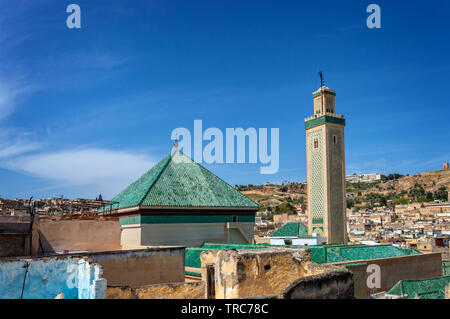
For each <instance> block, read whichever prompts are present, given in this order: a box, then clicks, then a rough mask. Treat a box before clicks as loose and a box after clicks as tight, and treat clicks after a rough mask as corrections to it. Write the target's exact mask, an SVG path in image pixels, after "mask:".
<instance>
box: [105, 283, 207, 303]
mask: <svg viewBox="0 0 450 319" xmlns="http://www.w3.org/2000/svg"><path fill="white" fill-rule="evenodd" d="M204 295H205V283H204V282H203V281H196V282H186V283H184V282H182V283H172V284H159V285H149V286H144V287H137V288H130V287H108V289H107V290H106V299H203V298H204Z"/></svg>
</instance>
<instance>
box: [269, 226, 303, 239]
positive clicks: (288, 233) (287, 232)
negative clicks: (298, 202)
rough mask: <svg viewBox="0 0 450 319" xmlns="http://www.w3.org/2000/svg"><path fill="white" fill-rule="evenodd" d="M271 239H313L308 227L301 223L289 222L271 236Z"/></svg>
mask: <svg viewBox="0 0 450 319" xmlns="http://www.w3.org/2000/svg"><path fill="white" fill-rule="evenodd" d="M270 237H311V236H310V235H308V227H306V226H305V225H303V223H300V222H287V223H286V224H284V225H283V226H281V227H280V228H278V229H277V230H276V231H274V232H273V233H272V235H270Z"/></svg>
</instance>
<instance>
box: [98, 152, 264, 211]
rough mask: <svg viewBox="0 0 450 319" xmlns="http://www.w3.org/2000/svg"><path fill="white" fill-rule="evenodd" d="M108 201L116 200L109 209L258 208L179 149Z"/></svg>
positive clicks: (107, 208) (106, 208)
mask: <svg viewBox="0 0 450 319" xmlns="http://www.w3.org/2000/svg"><path fill="white" fill-rule="evenodd" d="M112 202H116V203H115V204H113V205H112V208H111V209H113V210H115V209H122V208H128V207H143V208H145V207H148V208H151V207H172V208H177V207H179V208H182V207H183V208H188V207H192V208H195V207H198V208H207V207H210V208H214V207H216V208H219V207H220V208H251V209H256V208H258V204H257V203H255V202H254V201H252V200H251V199H250V198H248V197H247V196H245V195H244V194H242V193H241V192H239V191H238V190H236V189H235V188H234V187H233V186H231V185H229V184H227V183H226V182H224V181H223V180H221V179H220V178H218V177H217V176H216V175H214V174H213V173H211V172H210V171H208V170H207V169H206V168H204V167H203V166H201V165H200V164H198V163H196V162H194V161H192V160H191V159H190V158H189V157H187V156H186V155H184V154H183V153H182V152H180V151H175V152H173V153H171V154H169V155H168V156H166V157H165V158H164V159H163V160H161V161H160V162H159V163H158V164H156V165H155V166H154V167H153V168H151V169H150V170H149V171H148V172H147V173H145V174H144V175H142V176H141V177H140V178H139V179H138V180H137V181H135V182H134V183H132V184H131V185H130V186H128V187H127V188H125V190H123V191H122V192H121V193H120V194H119V195H117V196H116V197H114V198H113V199H112ZM104 209H105V210H109V209H110V207H109V206H108V207H105V208H104Z"/></svg>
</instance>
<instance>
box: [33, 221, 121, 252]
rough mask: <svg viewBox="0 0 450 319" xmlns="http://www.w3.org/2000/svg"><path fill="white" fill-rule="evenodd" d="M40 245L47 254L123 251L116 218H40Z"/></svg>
mask: <svg viewBox="0 0 450 319" xmlns="http://www.w3.org/2000/svg"><path fill="white" fill-rule="evenodd" d="M39 228H40V233H41V243H42V246H43V248H44V250H45V251H46V252H62V251H64V250H69V252H77V251H109V250H120V249H122V247H121V245H120V235H121V228H120V224H119V221H118V220H117V219H100V218H98V217H96V218H85V219H80V218H72V219H64V218H60V219H58V218H51V219H47V218H43V217H41V218H40V226H39Z"/></svg>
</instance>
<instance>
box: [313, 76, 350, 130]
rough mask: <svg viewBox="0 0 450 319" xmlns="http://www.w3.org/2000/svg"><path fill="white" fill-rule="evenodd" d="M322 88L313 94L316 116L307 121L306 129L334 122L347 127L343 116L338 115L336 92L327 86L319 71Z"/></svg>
mask: <svg viewBox="0 0 450 319" xmlns="http://www.w3.org/2000/svg"><path fill="white" fill-rule="evenodd" d="M319 75H320V84H321V87H320V89H318V90H317V91H315V92H313V100H314V114H313V115H312V116H310V117H308V118H306V119H305V127H306V128H308V127H312V126H313V125H317V124H319V123H323V122H332V123H338V124H342V125H345V118H344V116H343V115H338V114H336V110H335V104H334V101H335V97H336V91H334V90H332V89H330V88H329V87H327V86H325V80H324V77H323V73H322V71H319Z"/></svg>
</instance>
